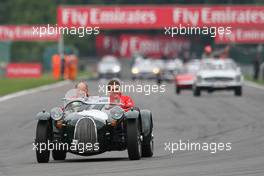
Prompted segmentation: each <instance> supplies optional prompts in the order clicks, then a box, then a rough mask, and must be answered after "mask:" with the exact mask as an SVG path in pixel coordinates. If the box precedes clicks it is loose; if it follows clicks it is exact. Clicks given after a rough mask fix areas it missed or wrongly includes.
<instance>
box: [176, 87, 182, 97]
mask: <svg viewBox="0 0 264 176" xmlns="http://www.w3.org/2000/svg"><path fill="white" fill-rule="evenodd" d="M175 92H176V94H177V95H179V94H181V88H179V87H178V86H176V87H175Z"/></svg>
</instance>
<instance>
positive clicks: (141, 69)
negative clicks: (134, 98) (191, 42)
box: [97, 55, 243, 97]
mask: <svg viewBox="0 0 264 176" xmlns="http://www.w3.org/2000/svg"><path fill="white" fill-rule="evenodd" d="M132 60H133V62H132V64H131V68H130V72H131V78H132V80H137V79H140V80H142V79H143V80H144V79H152V80H156V82H157V84H161V83H162V82H163V81H169V82H173V83H174V85H175V93H176V94H180V93H181V92H182V90H192V91H193V95H194V96H196V97H197V96H200V95H201V92H202V91H207V92H209V93H212V92H214V91H218V90H233V91H234V94H235V95H236V96H242V86H243V75H242V73H241V71H240V67H239V66H238V65H237V64H236V63H235V62H234V60H232V59H216V58H207V59H193V60H190V61H188V62H187V63H183V61H182V60H181V59H179V58H175V59H154V58H149V57H148V58H146V57H143V56H141V55H135V56H134V57H133V59H132ZM97 68H98V69H97V70H98V75H99V78H103V77H105V78H113V77H120V73H121V64H120V62H119V61H118V59H117V58H116V57H114V56H105V57H103V58H102V60H101V61H100V62H99V63H98V66H97Z"/></svg>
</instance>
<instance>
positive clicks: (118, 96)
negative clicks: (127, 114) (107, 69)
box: [107, 80, 135, 111]
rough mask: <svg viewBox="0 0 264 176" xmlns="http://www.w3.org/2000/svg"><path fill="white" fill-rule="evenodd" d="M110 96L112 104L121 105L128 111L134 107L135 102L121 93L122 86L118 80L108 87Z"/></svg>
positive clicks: (110, 83)
mask: <svg viewBox="0 0 264 176" xmlns="http://www.w3.org/2000/svg"><path fill="white" fill-rule="evenodd" d="M107 89H108V94H109V97H110V102H111V103H120V104H121V108H123V109H124V110H125V111H128V110H129V109H130V108H132V107H134V105H135V104H134V101H133V100H132V98H131V97H129V96H126V95H123V94H122V92H121V84H120V82H119V81H118V80H111V81H109V83H108V85H107Z"/></svg>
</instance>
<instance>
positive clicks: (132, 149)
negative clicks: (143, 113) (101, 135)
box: [127, 119, 142, 160]
mask: <svg viewBox="0 0 264 176" xmlns="http://www.w3.org/2000/svg"><path fill="white" fill-rule="evenodd" d="M127 151H128V157H129V159H130V160H139V159H140V158H141V155H142V146H141V134H140V125H139V121H138V119H130V120H128V121H127Z"/></svg>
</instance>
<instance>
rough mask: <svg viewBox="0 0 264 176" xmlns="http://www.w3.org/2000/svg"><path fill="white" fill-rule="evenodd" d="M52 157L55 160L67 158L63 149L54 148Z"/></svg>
mask: <svg viewBox="0 0 264 176" xmlns="http://www.w3.org/2000/svg"><path fill="white" fill-rule="evenodd" d="M52 158H53V159H54V160H65V158H66V152H65V151H63V150H52Z"/></svg>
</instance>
